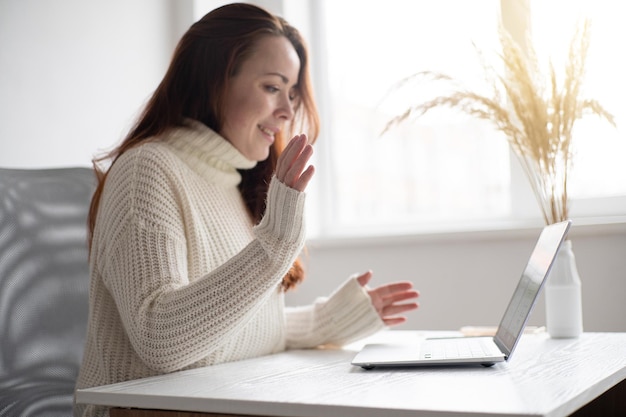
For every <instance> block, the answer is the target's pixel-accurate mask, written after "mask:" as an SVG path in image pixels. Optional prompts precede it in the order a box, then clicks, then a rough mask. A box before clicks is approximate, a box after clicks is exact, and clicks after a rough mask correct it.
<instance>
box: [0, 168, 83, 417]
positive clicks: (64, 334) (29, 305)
mask: <svg viewBox="0 0 626 417" xmlns="http://www.w3.org/2000/svg"><path fill="white" fill-rule="evenodd" d="M94 186H95V178H94V175H93V171H92V170H91V169H89V168H59V169H41V170H39V169H6V168H5V169H1V168H0V416H1V417H5V416H19V417H28V416H70V415H71V414H72V399H73V391H74V384H75V381H76V377H77V374H78V368H79V366H80V361H81V358H82V354H83V345H84V338H85V331H86V326H87V313H88V293H89V274H88V265H87V263H88V262H87V258H88V253H87V239H86V230H87V229H86V225H87V223H86V219H87V211H88V208H89V201H90V199H91V195H92V194H93V190H94Z"/></svg>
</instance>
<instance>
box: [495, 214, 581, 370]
mask: <svg viewBox="0 0 626 417" xmlns="http://www.w3.org/2000/svg"><path fill="white" fill-rule="evenodd" d="M570 224H571V221H569V220H568V221H564V222H560V223H555V224H552V225H549V226H546V227H544V229H543V230H542V231H541V235H540V236H539V239H538V240H537V244H536V245H535V248H534V249H533V252H532V254H531V255H530V259H529V260H528V263H527V264H526V267H525V268H524V272H523V273H522V277H521V278H520V280H519V282H518V284H517V288H516V289H515V292H514V293H513V296H512V298H511V301H510V302H509V305H508V306H507V308H506V311H505V313H504V316H503V317H502V321H501V322H500V325H499V326H498V331H497V332H496V336H495V341H496V343H497V344H498V346H499V347H500V349H502V351H503V352H504V353H505V355H506V356H507V358H508V357H509V356H510V355H511V353H512V352H513V350H514V349H515V346H516V345H517V342H518V340H519V338H520V336H521V335H522V332H523V331H524V327H525V326H526V321H527V320H528V317H529V316H530V312H531V311H532V308H533V306H534V305H535V301H536V300H537V296H538V295H539V291H540V290H541V287H542V286H543V283H544V282H545V278H546V277H547V276H548V273H549V272H550V269H551V268H552V264H553V261H554V258H555V257H556V254H557V253H558V251H559V247H560V246H561V243H562V242H563V239H564V238H565V235H566V234H567V231H568V230H569V227H570Z"/></svg>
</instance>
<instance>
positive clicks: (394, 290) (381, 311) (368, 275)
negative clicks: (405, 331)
mask: <svg viewBox="0 0 626 417" xmlns="http://www.w3.org/2000/svg"><path fill="white" fill-rule="evenodd" d="M371 279H372V271H367V272H365V273H364V274H362V275H359V276H358V277H357V281H358V282H359V284H361V286H362V287H364V288H365V290H366V291H367V293H368V294H369V296H370V298H371V300H372V305H373V306H374V308H375V309H376V311H377V312H378V315H379V316H380V318H381V319H382V321H383V322H384V323H385V325H387V326H395V325H398V324H401V323H404V322H405V321H406V317H404V316H402V315H399V314H402V313H405V312H407V311H411V310H415V309H417V308H418V306H419V305H418V304H417V303H416V302H406V301H407V300H413V299H415V298H417V297H419V292H417V291H415V290H414V289H413V284H412V283H410V282H408V281H402V282H393V283H391V284H384V285H381V286H379V287H376V288H369V287H368V286H367V283H368V282H369V281H370V280H371Z"/></svg>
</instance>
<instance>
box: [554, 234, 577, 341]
mask: <svg viewBox="0 0 626 417" xmlns="http://www.w3.org/2000/svg"><path fill="white" fill-rule="evenodd" d="M545 302H546V328H547V330H548V334H549V335H550V337H552V338H559V339H560V338H575V337H578V336H579V335H580V334H581V333H582V331H583V310H582V295H581V282H580V277H579V275H578V269H577V268H576V258H575V257H574V252H573V251H572V242H571V240H566V241H565V242H563V244H562V245H561V249H560V250H559V253H558V254H557V257H556V259H555V261H554V265H552V270H551V271H550V275H549V276H548V280H547V281H546V284H545Z"/></svg>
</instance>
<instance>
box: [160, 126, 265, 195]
mask: <svg viewBox="0 0 626 417" xmlns="http://www.w3.org/2000/svg"><path fill="white" fill-rule="evenodd" d="M163 141H164V142H165V143H166V144H167V145H168V146H169V147H171V149H172V151H173V152H174V153H175V154H176V155H178V156H179V157H180V158H181V159H182V160H183V161H185V163H186V164H187V165H189V167H191V169H193V170H194V171H195V172H196V173H198V174H199V175H200V176H202V177H204V178H205V179H207V180H209V181H211V182H216V183H221V184H224V185H237V184H239V182H241V175H240V174H239V172H237V169H250V168H254V166H256V164H257V163H256V161H250V160H249V159H247V158H246V157H245V156H243V155H242V154H241V153H240V152H239V151H238V150H237V149H236V148H235V147H234V146H233V145H232V144H231V143H230V142H229V141H227V140H226V139H224V138H223V137H222V136H220V135H219V134H218V133H216V132H215V131H213V130H212V129H211V128H209V127H207V126H206V125H204V124H202V123H200V122H199V121H196V120H191V119H185V122H184V126H181V127H178V128H174V129H171V130H170V131H168V132H167V133H165V134H164V135H163Z"/></svg>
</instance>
